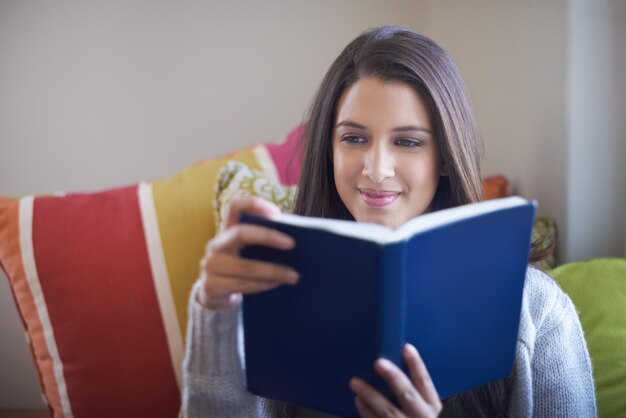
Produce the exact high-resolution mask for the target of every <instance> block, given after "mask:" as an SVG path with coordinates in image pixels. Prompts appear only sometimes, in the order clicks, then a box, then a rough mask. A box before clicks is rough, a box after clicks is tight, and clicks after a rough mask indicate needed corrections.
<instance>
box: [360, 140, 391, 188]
mask: <svg viewBox="0 0 626 418" xmlns="http://www.w3.org/2000/svg"><path fill="white" fill-rule="evenodd" d="M362 174H363V175H364V176H366V177H368V178H369V179H370V180H372V181H373V182H374V183H381V182H382V181H383V180H384V179H386V178H389V177H393V176H394V174H395V173H394V159H393V155H392V153H391V152H390V150H387V149H385V146H384V145H382V144H377V146H372V147H371V148H370V149H369V150H367V152H366V153H365V158H364V161H363V171H362Z"/></svg>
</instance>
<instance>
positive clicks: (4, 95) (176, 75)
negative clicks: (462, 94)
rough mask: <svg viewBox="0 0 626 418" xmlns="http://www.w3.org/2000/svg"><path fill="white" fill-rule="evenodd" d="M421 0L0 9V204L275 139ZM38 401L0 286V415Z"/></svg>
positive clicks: (116, 2) (167, 168)
mask: <svg viewBox="0 0 626 418" xmlns="http://www.w3.org/2000/svg"><path fill="white" fill-rule="evenodd" d="M424 4H425V2H424V1H413V0H402V1H400V0H396V1H392V2H378V1H374V0H367V1H362V0H344V1H340V2H336V1H331V0H324V1H314V2H313V1H312V2H297V4H296V2H291V1H286V0H285V1H269V2H256V1H253V0H250V1H246V2H241V1H239V2H237V1H232V2H222V1H177V2H174V1H164V0H161V1H138V0H131V1H124V0H112V1H105V2H83V1H79V0H75V1H62V2H40V1H28V0H26V1H21V0H14V1H3V2H1V3H0V57H2V58H1V59H0V92H1V93H0V194H14V195H20V194H31V193H43V192H50V191H56V190H94V189H99V188H105V187H110V186H114V185H121V184H125V183H131V182H135V181H137V180H139V179H144V178H157V177H165V176H168V175H170V174H173V173H174V172H176V171H178V170H179V169H181V168H183V167H184V166H186V165H188V164H190V163H192V162H195V161H197V160H200V159H203V158H206V157H209V156H214V155H218V154H221V153H225V152H227V151H231V150H234V149H237V148H239V147H241V146H244V145H248V144H252V143H257V142H260V141H267V140H278V139H281V138H283V136H284V134H286V133H287V132H288V131H289V130H290V129H291V128H292V127H294V126H295V125H296V124H298V123H300V121H301V120H302V118H303V115H304V113H305V111H306V110H307V108H308V104H309V100H310V99H311V97H312V95H313V93H314V90H315V88H316V87H317V85H318V83H319V82H320V81H321V77H322V76H323V74H324V72H325V71H326V69H327V67H328V66H329V65H330V63H331V62H332V60H333V59H334V58H335V56H336V55H337V54H338V53H339V51H340V50H341V48H343V47H344V46H345V45H346V44H347V43H348V42H349V41H350V40H351V39H352V38H354V37H355V36H356V35H357V34H358V33H360V32H361V31H363V30H364V29H366V28H368V27H372V26H378V25H382V24H397V25H402V26H407V27H411V28H413V29H415V30H418V31H423V30H424V29H423V28H424V26H425V14H424V13H423V10H424ZM0 275H1V274H0ZM42 405H43V404H42V401H41V400H40V397H39V389H38V386H37V383H36V377H35V372H34V368H33V366H32V361H31V359H30V354H29V353H28V350H27V345H26V343H25V341H24V336H23V332H22V331H21V324H20V322H19V319H18V315H17V311H16V309H15V307H14V304H13V300H12V297H11V295H10V292H9V288H8V284H7V282H6V280H5V279H4V277H0V409H1V408H24V407H29V406H30V407H40V406H42Z"/></svg>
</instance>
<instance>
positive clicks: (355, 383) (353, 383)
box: [349, 377, 363, 391]
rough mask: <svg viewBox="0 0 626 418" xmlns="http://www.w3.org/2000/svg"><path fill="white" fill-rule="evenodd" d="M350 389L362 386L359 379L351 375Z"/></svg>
mask: <svg viewBox="0 0 626 418" xmlns="http://www.w3.org/2000/svg"><path fill="white" fill-rule="evenodd" d="M349 386H350V389H353V390H355V391H358V390H359V389H360V388H362V387H363V385H362V384H361V381H360V380H359V379H357V378H355V377H353V378H352V379H350V384H349Z"/></svg>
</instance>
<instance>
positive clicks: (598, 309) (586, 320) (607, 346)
mask: <svg viewBox="0 0 626 418" xmlns="http://www.w3.org/2000/svg"><path fill="white" fill-rule="evenodd" d="M552 274H553V275H554V277H555V278H556V279H557V281H558V282H559V284H560V285H561V287H562V288H563V290H564V291H565V292H566V293H567V294H568V295H569V296H570V297H571V298H572V301H573V302H574V305H575V306H576V309H577V310H578V312H579V315H580V322H581V324H582V327H583V330H584V332H585V338H586V340H587V346H588V348H589V354H590V356H591V361H592V363H593V378H594V381H595V384H596V398H597V402H598V415H599V416H603V417H621V416H626V396H624V394H626V258H595V259H590V260H585V261H579V262H575V263H570V264H564V265H562V266H560V267H558V268H556V269H555V270H553V271H552Z"/></svg>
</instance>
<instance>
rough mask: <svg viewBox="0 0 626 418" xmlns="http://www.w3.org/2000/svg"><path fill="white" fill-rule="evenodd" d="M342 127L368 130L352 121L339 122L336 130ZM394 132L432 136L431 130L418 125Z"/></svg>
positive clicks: (402, 127) (397, 129)
mask: <svg viewBox="0 0 626 418" xmlns="http://www.w3.org/2000/svg"><path fill="white" fill-rule="evenodd" d="M341 126H347V127H348V128H355V129H361V130H364V131H366V130H367V127H366V126H365V125H361V124H360V123H356V122H352V121H350V120H344V121H341V122H339V123H338V124H337V125H336V128H339V127H341ZM393 132H426V133H429V134H432V132H431V131H430V129H426V128H424V127H423V126H418V125H407V126H398V127H397V128H394V129H393Z"/></svg>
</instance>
